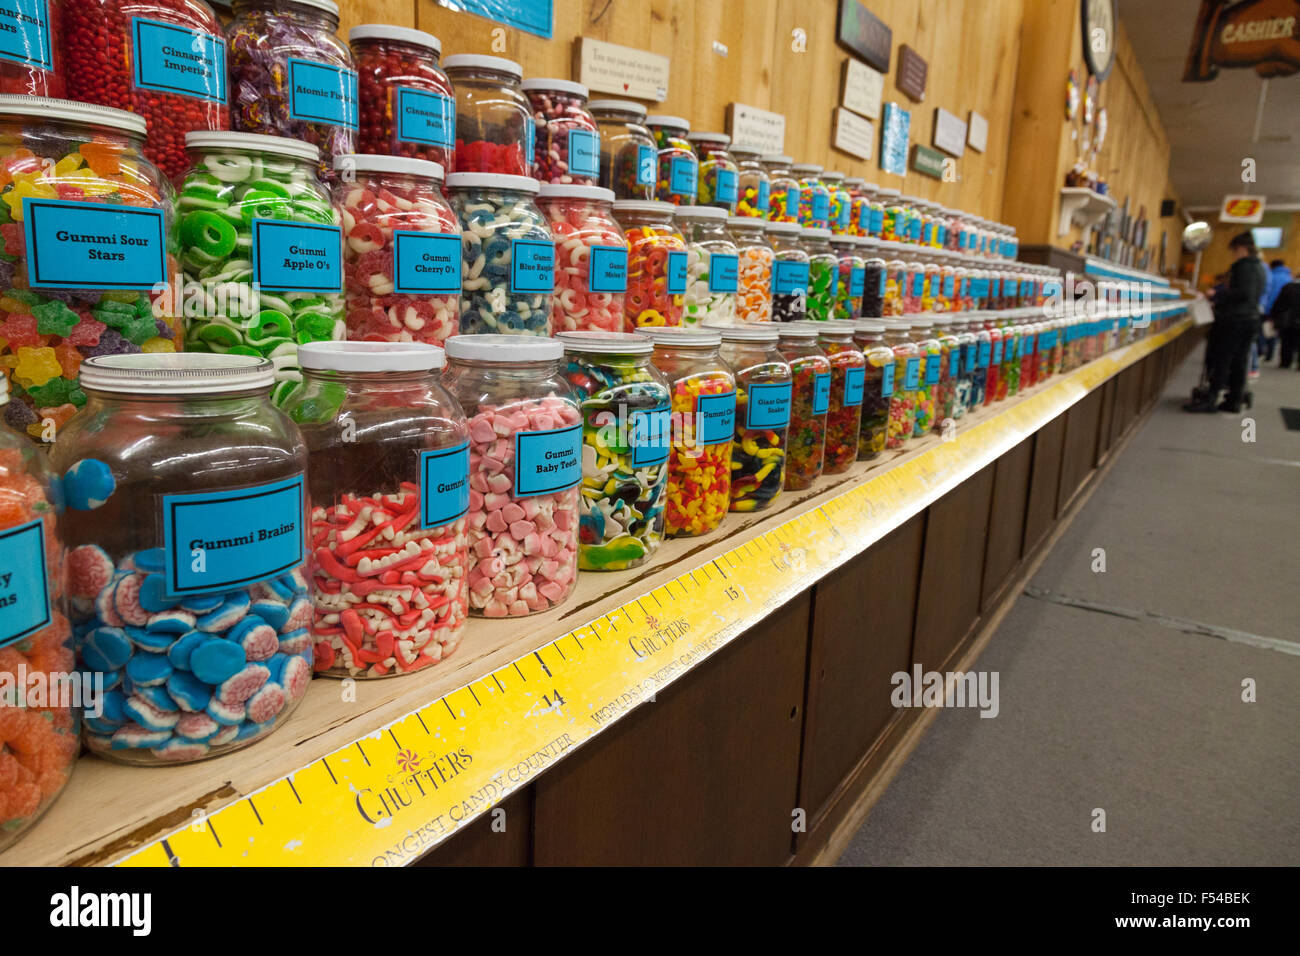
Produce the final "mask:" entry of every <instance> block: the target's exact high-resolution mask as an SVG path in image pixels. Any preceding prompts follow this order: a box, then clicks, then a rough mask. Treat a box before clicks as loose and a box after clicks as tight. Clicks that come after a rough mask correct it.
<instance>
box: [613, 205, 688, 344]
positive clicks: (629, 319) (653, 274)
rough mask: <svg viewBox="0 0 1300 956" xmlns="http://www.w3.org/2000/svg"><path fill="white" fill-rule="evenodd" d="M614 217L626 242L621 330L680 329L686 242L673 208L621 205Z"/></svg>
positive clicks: (685, 280)
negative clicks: (668, 327) (660, 327)
mask: <svg viewBox="0 0 1300 956" xmlns="http://www.w3.org/2000/svg"><path fill="white" fill-rule="evenodd" d="M614 216H615V217H616V218H617V219H618V222H619V225H621V226H622V227H623V234H624V235H625V236H626V237H627V245H628V254H627V293H626V295H625V296H624V300H623V328H624V330H625V331H628V332H631V331H634V330H636V329H639V328H642V327H650V326H678V325H681V324H682V307H683V298H684V296H685V293H686V284H687V267H686V263H687V252H686V241H685V240H684V239H683V238H682V234H681V233H680V232H678V231H677V227H676V226H674V225H673V207H672V205H671V204H670V203H666V202H658V201H655V200H644V201H643V200H635V199H626V200H619V201H617V202H615V203H614Z"/></svg>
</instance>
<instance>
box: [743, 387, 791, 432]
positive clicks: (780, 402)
mask: <svg viewBox="0 0 1300 956" xmlns="http://www.w3.org/2000/svg"><path fill="white" fill-rule="evenodd" d="M790 388H791V384H790V383H789V382H768V383H763V384H757V385H750V386H749V414H748V418H747V420H746V422H745V427H746V428H785V427H786V426H787V425H789V424H790Z"/></svg>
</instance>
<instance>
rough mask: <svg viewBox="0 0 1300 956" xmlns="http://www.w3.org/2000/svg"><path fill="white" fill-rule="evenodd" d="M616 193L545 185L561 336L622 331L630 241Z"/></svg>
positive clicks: (543, 202) (556, 325)
mask: <svg viewBox="0 0 1300 956" xmlns="http://www.w3.org/2000/svg"><path fill="white" fill-rule="evenodd" d="M613 203H614V194H613V193H612V192H610V191H609V190H608V189H602V188H601V187H599V186H558V185H551V184H547V185H544V186H542V188H541V191H540V193H539V194H538V199H537V205H538V206H539V207H540V208H541V210H542V213H543V215H545V216H546V221H547V222H548V223H549V225H550V228H551V235H552V236H553V237H554V238H555V257H556V265H555V294H554V296H553V297H552V300H551V327H552V329H554V330H555V331H556V332H557V333H558V332H580V331H604V332H621V331H622V330H623V309H624V302H625V298H626V293H627V259H628V246H627V239H626V238H625V237H624V235H623V230H622V229H620V228H619V225H618V222H617V221H616V220H615V219H614V211H613Z"/></svg>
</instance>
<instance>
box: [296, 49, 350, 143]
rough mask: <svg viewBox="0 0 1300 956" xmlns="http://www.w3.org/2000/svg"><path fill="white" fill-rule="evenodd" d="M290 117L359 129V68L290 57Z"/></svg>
mask: <svg viewBox="0 0 1300 956" xmlns="http://www.w3.org/2000/svg"><path fill="white" fill-rule="evenodd" d="M288 65H289V116H290V117H292V118H293V119H296V120H306V121H308V122H311V123H332V124H334V125H335V126H345V127H347V128H348V129H353V130H354V129H357V128H358V127H359V126H360V123H359V115H360V114H359V112H358V108H357V71H356V70H349V69H345V68H344V67H341V66H334V65H333V64H331V63H321V62H320V61H319V60H303V59H299V58H298V57H293V56H291V57H289V60H288Z"/></svg>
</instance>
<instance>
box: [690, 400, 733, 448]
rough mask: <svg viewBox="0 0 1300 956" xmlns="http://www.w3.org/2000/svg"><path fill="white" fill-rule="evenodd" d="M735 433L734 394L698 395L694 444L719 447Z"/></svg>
mask: <svg viewBox="0 0 1300 956" xmlns="http://www.w3.org/2000/svg"><path fill="white" fill-rule="evenodd" d="M735 431H736V393H735V392H720V393H718V394H717V395H700V396H699V397H697V398H696V399H695V443H696V444H697V445H720V444H722V443H723V442H724V441H731V439H732V437H733V436H734V434H735Z"/></svg>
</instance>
